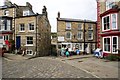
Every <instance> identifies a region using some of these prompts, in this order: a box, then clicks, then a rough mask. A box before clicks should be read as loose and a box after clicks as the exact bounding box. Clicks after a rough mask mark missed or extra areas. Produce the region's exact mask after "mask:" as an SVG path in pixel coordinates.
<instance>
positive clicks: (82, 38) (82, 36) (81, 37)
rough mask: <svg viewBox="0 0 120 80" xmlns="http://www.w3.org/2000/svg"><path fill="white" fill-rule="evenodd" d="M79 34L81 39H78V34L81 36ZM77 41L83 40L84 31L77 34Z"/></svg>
mask: <svg viewBox="0 0 120 80" xmlns="http://www.w3.org/2000/svg"><path fill="white" fill-rule="evenodd" d="M79 33H80V34H81V38H79V37H78V34H79ZM77 39H78V40H81V39H83V32H82V31H81V32H78V33H77Z"/></svg>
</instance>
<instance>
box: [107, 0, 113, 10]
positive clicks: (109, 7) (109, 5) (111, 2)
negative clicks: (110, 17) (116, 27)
mask: <svg viewBox="0 0 120 80" xmlns="http://www.w3.org/2000/svg"><path fill="white" fill-rule="evenodd" d="M105 4H106V11H107V10H109V9H111V8H112V6H114V5H115V1H109V0H107V1H106V3H105Z"/></svg>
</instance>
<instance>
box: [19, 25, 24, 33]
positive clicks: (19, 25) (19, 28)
mask: <svg viewBox="0 0 120 80" xmlns="http://www.w3.org/2000/svg"><path fill="white" fill-rule="evenodd" d="M21 25H24V26H21ZM21 27H22V29H23V27H24V30H21ZM19 32H25V24H24V23H20V24H19Z"/></svg>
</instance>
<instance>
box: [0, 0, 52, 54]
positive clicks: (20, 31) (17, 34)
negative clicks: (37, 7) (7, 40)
mask: <svg viewBox="0 0 120 80" xmlns="http://www.w3.org/2000/svg"><path fill="white" fill-rule="evenodd" d="M0 11H1V12H0V13H2V14H4V13H5V11H7V12H6V17H10V20H11V28H10V29H11V35H12V36H11V39H13V40H14V41H15V47H16V48H17V49H20V48H24V49H25V50H26V51H25V52H26V54H27V55H34V54H36V56H45V55H49V54H50V52H51V51H50V50H51V38H50V37H51V26H50V23H49V20H48V14H47V8H46V7H45V6H44V7H43V9H42V14H38V13H36V14H35V13H34V12H33V10H32V5H31V4H30V3H29V2H26V5H25V6H18V5H16V4H12V3H11V2H10V1H8V0H7V1H6V2H5V5H4V6H2V9H1V10H0ZM3 12H4V13H3ZM0 16H2V17H3V15H1V14H0ZM2 19H3V18H2Z"/></svg>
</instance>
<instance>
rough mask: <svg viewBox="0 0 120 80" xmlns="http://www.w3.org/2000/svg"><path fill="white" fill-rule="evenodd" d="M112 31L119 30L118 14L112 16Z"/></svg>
mask: <svg viewBox="0 0 120 80" xmlns="http://www.w3.org/2000/svg"><path fill="white" fill-rule="evenodd" d="M112 29H117V14H112Z"/></svg>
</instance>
